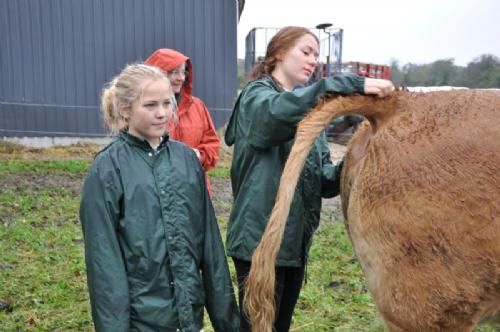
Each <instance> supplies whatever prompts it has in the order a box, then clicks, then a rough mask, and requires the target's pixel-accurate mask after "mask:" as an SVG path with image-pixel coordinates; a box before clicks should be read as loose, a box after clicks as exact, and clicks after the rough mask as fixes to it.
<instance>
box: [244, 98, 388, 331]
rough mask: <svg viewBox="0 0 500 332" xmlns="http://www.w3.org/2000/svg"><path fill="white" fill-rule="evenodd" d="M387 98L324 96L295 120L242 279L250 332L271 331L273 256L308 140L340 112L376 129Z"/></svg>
mask: <svg viewBox="0 0 500 332" xmlns="http://www.w3.org/2000/svg"><path fill="white" fill-rule="evenodd" d="M388 99H391V98H384V99H380V98H377V97H371V96H349V97H341V96H338V97H335V98H333V99H326V100H323V101H321V102H320V103H319V104H318V106H316V107H315V108H314V109H313V110H312V111H311V112H310V113H309V114H308V115H307V116H306V117H305V118H304V119H303V120H302V121H301V122H300V123H299V125H298V128H297V134H296V140H295V144H294V145H293V147H292V150H291V152H290V155H289V157H288V160H287V162H286V164H285V168H284V170H283V174H282V176H281V179H280V185H279V190H278V194H277V196H276V201H275V205H274V208H273V210H272V213H271V217H270V219H269V222H268V224H267V226H266V229H265V231H264V234H263V236H262V239H261V241H260V244H259V245H258V246H257V248H256V249H255V251H254V253H253V256H252V264H251V269H250V273H249V275H248V278H247V280H246V287H245V296H244V310H245V311H246V314H247V316H248V318H249V322H250V324H251V326H252V331H253V332H271V331H272V328H273V322H274V319H275V303H274V289H275V262H276V257H277V255H278V251H279V248H280V245H281V241H282V238H283V233H284V231H285V223H286V219H287V218H288V214H289V211H290V205H291V203H292V200H293V195H294V192H295V187H296V186H297V182H298V179H299V176H300V173H301V172H302V169H303V167H304V163H305V160H306V158H307V156H308V154H309V151H310V150H311V146H312V144H313V143H314V141H315V140H316V139H317V138H318V136H319V135H320V134H321V132H322V131H323V130H324V128H325V126H326V125H327V124H329V123H330V121H331V120H332V119H333V118H335V117H339V116H342V115H347V114H353V113H356V114H359V115H363V116H365V117H366V118H367V119H368V120H369V121H370V123H371V125H372V128H373V130H376V128H377V127H378V126H379V125H380V123H381V121H383V119H384V118H385V117H386V116H387V114H384V108H385V107H384V106H383V104H386V103H387V102H388V101H389V100H388ZM392 99H393V98H392ZM382 102H383V103H382ZM389 109H393V108H389ZM318 190H320V189H319V188H318Z"/></svg>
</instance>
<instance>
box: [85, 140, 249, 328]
mask: <svg viewBox="0 0 500 332" xmlns="http://www.w3.org/2000/svg"><path fill="white" fill-rule="evenodd" d="M80 219H81V223H82V227H83V234H84V239H85V260H86V264H87V277H88V287H89V292H90V299H91V305H92V316H93V320H94V324H95V328H96V330H97V331H112V332H118V331H142V332H144V331H189V332H191V331H192V332H195V331H196V332H198V331H200V329H201V328H202V325H203V309H204V307H206V309H207V311H208V314H209V316H210V319H211V321H212V325H213V326H214V328H215V331H222V332H225V331H237V330H238V327H239V317H238V310H237V306H236V301H235V297H234V293H233V289H232V284H231V280H230V275H229V269H228V266H227V260H226V256H225V252H224V247H223V243H222V240H221V237H220V233H219V229H218V225H217V221H216V218H215V214H214V210H213V207H212V204H211V201H210V199H209V197H208V194H207V191H206V187H205V181H204V172H203V169H202V168H201V166H200V163H199V161H198V158H197V157H196V155H195V154H194V152H193V151H192V150H191V149H189V148H188V147H186V146H185V145H184V144H182V143H179V142H177V141H173V140H169V139H168V136H165V137H164V139H163V141H162V143H161V144H160V146H159V147H158V148H157V150H153V149H152V148H151V147H150V145H149V144H148V143H147V141H145V140H143V139H139V138H137V137H134V136H131V135H129V134H127V133H126V132H125V131H122V132H120V135H119V137H118V138H117V139H116V140H115V141H114V142H113V143H112V144H110V145H109V146H108V147H107V148H105V149H104V150H103V151H101V152H100V153H99V154H98V156H97V157H96V160H95V162H94V164H93V165H92V167H91V169H90V171H89V174H88V176H87V178H86V180H85V184H84V187H83V192H82V201H81V206H80Z"/></svg>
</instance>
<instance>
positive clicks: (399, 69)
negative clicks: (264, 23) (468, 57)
mask: <svg viewBox="0 0 500 332" xmlns="http://www.w3.org/2000/svg"><path fill="white" fill-rule="evenodd" d="M390 67H391V80H392V81H393V82H394V84H396V85H402V86H444V85H450V86H459V87H467V88H500V58H499V57H497V56H495V55H491V54H483V55H481V56H479V57H477V58H475V59H474V60H473V61H471V62H469V63H468V64H467V66H465V67H464V66H457V65H455V64H454V59H453V58H450V59H442V60H437V61H434V62H432V63H428V64H414V63H407V64H405V65H400V64H399V62H398V60H392V61H391V64H390Z"/></svg>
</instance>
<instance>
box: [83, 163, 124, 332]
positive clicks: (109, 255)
mask: <svg viewBox="0 0 500 332" xmlns="http://www.w3.org/2000/svg"><path fill="white" fill-rule="evenodd" d="M101 161H102V160H101ZM102 173H105V172H104V171H102V170H101V169H100V168H99V167H98V166H96V165H94V166H93V167H92V169H91V170H90V172H89V175H88V176H87V178H86V180H85V183H84V186H83V191H82V199H81V203H80V221H81V224H82V229H83V237H84V242H85V263H86V267H87V283H88V288H89V293H90V302H91V306H92V318H93V320H94V325H95V329H96V331H113V332H114V331H128V330H129V328H130V322H129V320H130V312H129V291H128V282H127V277H126V271H125V264H124V262H123V258H122V254H121V249H120V246H119V243H118V239H117V234H116V224H117V222H118V218H119V214H120V197H121V195H122V194H121V189H120V188H121V186H120V183H119V180H118V179H117V176H116V172H106V174H102Z"/></svg>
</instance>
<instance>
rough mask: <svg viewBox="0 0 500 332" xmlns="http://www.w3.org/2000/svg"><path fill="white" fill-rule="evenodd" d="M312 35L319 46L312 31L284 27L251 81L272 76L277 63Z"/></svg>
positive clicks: (268, 46)
mask: <svg viewBox="0 0 500 332" xmlns="http://www.w3.org/2000/svg"><path fill="white" fill-rule="evenodd" d="M306 34H310V35H311V36H313V37H314V39H316V41H317V42H318V44H319V40H318V37H316V35H315V34H314V33H312V32H311V30H309V29H306V28H304V27H296V26H289V27H284V28H282V29H280V31H278V33H276V34H275V35H274V36H273V38H271V41H269V44H268V45H267V49H266V56H265V58H264V60H263V61H261V62H258V63H257V64H255V65H254V67H253V68H252V71H251V72H250V77H249V78H250V80H256V79H259V78H261V77H263V76H265V75H271V73H272V72H273V71H274V69H275V68H276V63H278V61H280V60H281V58H282V56H283V55H284V54H285V53H286V52H288V51H289V50H290V49H291V48H292V47H293V46H294V45H295V43H297V40H299V38H301V37H302V36H304V35H306Z"/></svg>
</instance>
